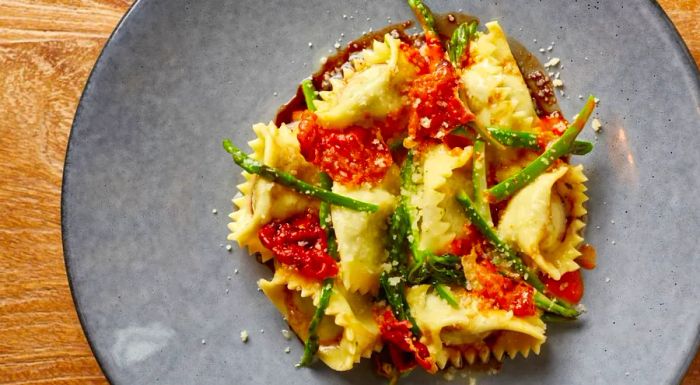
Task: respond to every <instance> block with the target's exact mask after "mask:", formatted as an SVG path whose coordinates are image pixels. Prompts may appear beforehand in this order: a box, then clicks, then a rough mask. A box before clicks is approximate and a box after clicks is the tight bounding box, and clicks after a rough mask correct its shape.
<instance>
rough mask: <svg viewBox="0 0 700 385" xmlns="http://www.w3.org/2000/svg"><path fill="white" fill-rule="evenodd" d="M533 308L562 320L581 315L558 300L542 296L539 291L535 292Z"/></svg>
mask: <svg viewBox="0 0 700 385" xmlns="http://www.w3.org/2000/svg"><path fill="white" fill-rule="evenodd" d="M535 306H537V307H538V308H540V309H542V310H544V311H546V312H549V313H552V314H556V315H559V316H562V317H564V318H568V319H572V318H576V317H578V316H579V315H581V312H580V311H578V310H576V309H575V308H573V307H571V306H569V305H568V304H565V303H563V302H561V301H559V300H556V299H551V298H549V297H547V296H546V295H544V294H542V292H541V291H539V290H535Z"/></svg>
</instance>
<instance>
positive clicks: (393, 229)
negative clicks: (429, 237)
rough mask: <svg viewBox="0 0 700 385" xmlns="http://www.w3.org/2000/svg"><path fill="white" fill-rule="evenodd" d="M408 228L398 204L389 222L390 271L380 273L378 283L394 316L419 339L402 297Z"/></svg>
mask: <svg viewBox="0 0 700 385" xmlns="http://www.w3.org/2000/svg"><path fill="white" fill-rule="evenodd" d="M409 226H410V224H409V223H408V218H407V216H406V208H405V206H404V205H403V204H401V203H399V205H398V206H397V207H396V210H394V212H393V213H392V215H391V218H390V220H389V250H388V251H389V258H388V262H389V263H390V264H391V270H389V271H388V272H387V271H384V272H382V274H381V275H380V277H379V283H380V285H381V287H382V290H383V291H384V296H385V297H386V300H387V302H388V303H389V306H390V307H391V310H392V312H393V313H394V316H395V317H396V318H397V319H399V320H402V321H404V320H408V321H409V322H410V323H411V325H412V326H411V331H412V332H413V334H414V335H415V336H417V337H419V336H420V329H419V328H418V324H416V320H415V319H413V316H412V315H411V310H410V309H409V308H408V302H407V301H406V297H405V296H404V288H405V283H404V281H405V280H404V276H405V270H406V268H405V265H406V247H407V244H406V239H407V234H408V231H409Z"/></svg>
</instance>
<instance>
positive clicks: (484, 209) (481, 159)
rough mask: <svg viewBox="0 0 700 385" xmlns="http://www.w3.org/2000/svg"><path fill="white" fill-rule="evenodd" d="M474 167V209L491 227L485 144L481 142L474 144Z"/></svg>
mask: <svg viewBox="0 0 700 385" xmlns="http://www.w3.org/2000/svg"><path fill="white" fill-rule="evenodd" d="M473 157H474V167H473V168H472V182H473V184H474V207H475V208H476V211H477V212H478V213H479V215H481V217H482V218H484V219H485V220H486V223H488V224H489V225H491V226H493V220H492V219H491V209H490V208H489V201H488V196H487V193H488V189H489V187H488V185H487V183H486V175H487V174H488V171H487V170H486V143H484V142H483V141H481V140H477V141H476V142H474V155H473Z"/></svg>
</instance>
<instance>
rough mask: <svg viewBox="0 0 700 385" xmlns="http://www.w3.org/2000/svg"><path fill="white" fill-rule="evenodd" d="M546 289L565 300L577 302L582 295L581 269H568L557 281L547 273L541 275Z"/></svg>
mask: <svg viewBox="0 0 700 385" xmlns="http://www.w3.org/2000/svg"><path fill="white" fill-rule="evenodd" d="M542 281H543V282H544V285H545V287H546V288H547V291H549V292H550V293H552V295H554V296H555V297H557V298H560V299H563V300H564V301H566V302H569V303H572V304H577V303H579V302H580V301H581V298H582V297H583V291H584V290H583V277H582V276H581V270H575V271H570V272H568V273H565V274H564V275H562V276H561V279H559V280H558V281H557V280H555V279H553V278H552V277H550V276H548V275H543V276H542Z"/></svg>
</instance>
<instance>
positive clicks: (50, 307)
mask: <svg viewBox="0 0 700 385" xmlns="http://www.w3.org/2000/svg"><path fill="white" fill-rule="evenodd" d="M130 4H131V0H0V95H2V96H0V148H1V149H2V151H0V384H27V385H28V384H105V383H107V381H106V380H105V378H104V376H103V375H102V373H101V371H100V368H99V366H98V365H97V363H96V361H95V359H94V357H93V355H92V353H91V351H90V348H89V346H88V344H87V341H86V340H85V337H84V335H83V332H82V330H81V328H80V324H79V322H78V318H77V315H76V312H75V308H74V306H73V301H72V298H71V296H70V292H69V288H68V281H67V278H66V273H65V266H64V263H63V253H62V246H61V228H60V194H61V176H62V167H63V160H64V157H65V149H66V144H67V139H68V134H69V132H70V127H71V123H72V119H73V115H74V113H75V110H76V107H77V104H78V99H79V97H80V93H81V92H82V89H83V86H84V85H85V81H86V80H87V76H88V75H89V72H90V69H91V68H92V66H93V64H94V62H95V60H96V59H97V56H98V55H99V52H100V50H101V48H102V46H103V44H104V43H105V41H106V39H107V37H108V36H109V34H110V33H111V31H112V30H113V29H114V27H115V25H116V23H117V22H118V21H119V19H120V18H121V16H122V15H123V14H124V12H126V10H127V9H128V7H129V5H130ZM660 4H661V5H662V7H663V8H664V9H665V10H666V12H667V13H668V14H669V16H670V17H671V19H672V20H673V21H674V23H675V25H676V26H677V28H678V29H679V30H680V32H681V34H682V35H683V37H684V39H685V40H686V42H687V43H688V46H689V47H690V50H691V53H692V55H693V56H694V58H695V60H696V62H699V61H700V0H661V1H660ZM683 384H684V385H695V384H700V359H699V358H698V357H696V359H695V361H694V363H693V364H692V366H691V368H690V370H689V371H688V374H687V376H686V378H685V380H684V382H683Z"/></svg>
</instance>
